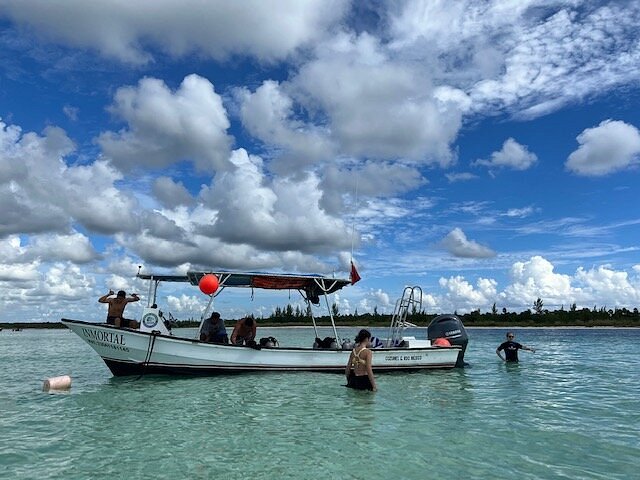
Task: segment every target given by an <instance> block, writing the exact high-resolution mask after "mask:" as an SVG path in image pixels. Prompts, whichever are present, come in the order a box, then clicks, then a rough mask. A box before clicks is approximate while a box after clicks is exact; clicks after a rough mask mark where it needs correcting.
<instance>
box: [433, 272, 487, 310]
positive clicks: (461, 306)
mask: <svg viewBox="0 0 640 480" xmlns="http://www.w3.org/2000/svg"><path fill="white" fill-rule="evenodd" d="M438 283H439V285H440V287H441V288H442V289H444V290H445V293H444V298H443V299H442V301H441V303H442V304H443V305H450V306H454V309H455V310H459V311H469V310H475V309H476V308H480V306H484V305H488V304H492V303H493V302H494V301H495V299H496V298H497V289H496V287H497V284H498V283H497V282H496V281H495V280H493V279H487V278H479V279H478V281H477V283H476V287H475V288H474V287H473V285H471V284H470V283H469V282H468V281H466V280H465V279H464V277H462V276H459V275H458V276H455V277H450V278H441V279H440V280H439V282H438Z"/></svg>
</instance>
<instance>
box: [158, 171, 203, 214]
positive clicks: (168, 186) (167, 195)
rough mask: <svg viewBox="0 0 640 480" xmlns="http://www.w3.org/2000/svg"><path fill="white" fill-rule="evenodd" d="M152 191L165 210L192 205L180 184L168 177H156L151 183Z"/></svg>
mask: <svg viewBox="0 0 640 480" xmlns="http://www.w3.org/2000/svg"><path fill="white" fill-rule="evenodd" d="M152 191H153V194H154V195H155V197H156V198H157V199H158V201H159V202H160V203H161V204H162V205H163V206H165V207H167V208H174V207H177V206H179V205H187V206H188V205H192V204H193V203H194V199H193V197H192V196H191V194H190V193H189V191H188V190H187V189H186V187H185V186H184V184H183V183H182V182H175V181H174V180H173V179H171V178H169V177H164V176H162V177H158V178H156V179H155V181H154V182H153V186H152Z"/></svg>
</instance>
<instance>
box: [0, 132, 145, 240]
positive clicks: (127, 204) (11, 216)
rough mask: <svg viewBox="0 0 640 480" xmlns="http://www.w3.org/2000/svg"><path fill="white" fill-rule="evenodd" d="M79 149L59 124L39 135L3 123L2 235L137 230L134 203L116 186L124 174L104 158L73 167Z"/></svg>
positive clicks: (0, 141) (0, 146)
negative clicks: (73, 227) (69, 158)
mask: <svg viewBox="0 0 640 480" xmlns="http://www.w3.org/2000/svg"><path fill="white" fill-rule="evenodd" d="M74 148H75V147H74V144H73V142H72V141H71V139H69V138H68V137H67V135H66V133H65V132H64V131H63V130H62V129H60V128H57V127H47V128H46V129H45V131H44V133H43V135H42V136H39V135H37V134H35V133H33V132H29V133H25V134H22V131H21V129H20V128H19V127H17V126H6V125H5V124H4V123H2V122H0V199H2V204H3V208H2V210H1V211H0V235H10V234H13V233H21V234H33V233H47V232H58V233H66V232H68V231H70V229H71V225H72V223H73V222H78V223H80V224H81V225H83V226H84V227H85V228H87V229H89V230H92V231H95V232H100V233H105V234H110V233H113V232H116V231H133V230H135V229H137V228H138V220H137V218H136V217H135V215H132V212H133V211H134V208H135V201H134V200H133V199H132V198H131V197H129V196H127V195H126V194H124V193H123V192H121V191H119V190H118V189H117V188H116V187H115V186H114V183H115V182H116V181H117V180H120V179H121V178H122V176H121V174H120V173H119V172H117V171H115V170H114V169H113V168H111V167H110V166H109V165H108V164H106V163H105V162H101V161H97V162H94V163H92V164H90V165H77V166H68V165H67V164H66V163H65V161H64V159H65V157H67V156H69V155H70V154H71V153H73V152H74Z"/></svg>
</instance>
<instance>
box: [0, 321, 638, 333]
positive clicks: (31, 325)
mask: <svg viewBox="0 0 640 480" xmlns="http://www.w3.org/2000/svg"><path fill="white" fill-rule="evenodd" d="M634 323H637V322H634ZM96 325H101V324H100V323H97V322H96ZM198 325H199V323H198V322H195V323H193V324H186V325H185V324H183V325H176V326H175V327H174V328H197V327H198ZM226 326H227V327H232V326H233V322H231V321H227V322H226ZM258 326H259V327H264V328H305V327H312V326H313V325H312V324H311V323H289V322H268V321H260V320H258ZM317 327H318V328H331V325H330V324H326V323H322V324H318V325H317ZM380 327H389V324H388V323H377V322H371V323H363V322H355V323H353V324H351V323H349V324H346V323H341V322H339V323H336V328H380ZM416 327H418V328H426V327H427V325H416ZM64 328H67V327H65V326H64V325H63V324H62V323H61V322H4V323H0V329H2V330H7V331H13V330H15V329H19V330H22V329H30V330H31V329H40V330H55V329H64ZM465 328H467V329H492V328H502V329H509V328H519V329H537V328H552V329H553V328H555V329H575V330H589V329H591V330H593V329H608V328H616V329H629V330H634V329H640V325H637V324H636V325H628V324H620V325H612V324H607V323H603V324H595V323H594V324H589V325H576V324H567V325H558V324H555V323H554V324H550V325H544V324H543V323H541V324H539V325H531V324H530V323H506V322H505V323H493V324H483V325H474V324H471V325H469V324H465Z"/></svg>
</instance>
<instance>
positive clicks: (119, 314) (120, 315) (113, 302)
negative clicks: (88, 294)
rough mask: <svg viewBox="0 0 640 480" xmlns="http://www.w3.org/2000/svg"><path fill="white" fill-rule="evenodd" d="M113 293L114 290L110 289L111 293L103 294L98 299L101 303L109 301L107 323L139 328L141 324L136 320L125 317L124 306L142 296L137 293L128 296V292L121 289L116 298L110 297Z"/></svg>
mask: <svg viewBox="0 0 640 480" xmlns="http://www.w3.org/2000/svg"><path fill="white" fill-rule="evenodd" d="M112 295H113V290H109V293H107V294H106V295H103V296H101V297H100V298H99V299H98V302H100V303H108V304H109V310H108V311H107V323H108V324H109V325H115V326H116V327H118V328H120V327H129V328H138V327H139V324H138V322H136V321H135V320H127V319H126V318H124V307H126V306H127V304H128V303H131V302H137V301H138V300H140V297H139V296H138V294H137V293H132V294H131V296H130V297H127V292H125V291H124V290H120V291H119V292H118V295H116V297H115V298H109V297H110V296H112Z"/></svg>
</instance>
